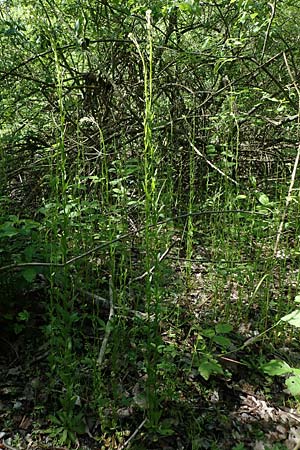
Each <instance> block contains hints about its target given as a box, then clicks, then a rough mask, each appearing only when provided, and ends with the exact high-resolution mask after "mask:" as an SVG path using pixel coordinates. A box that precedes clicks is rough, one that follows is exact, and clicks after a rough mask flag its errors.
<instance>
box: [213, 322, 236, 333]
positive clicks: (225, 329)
mask: <svg viewBox="0 0 300 450" xmlns="http://www.w3.org/2000/svg"><path fill="white" fill-rule="evenodd" d="M215 328H216V332H217V333H222V334H226V333H230V332H231V331H232V329H233V326H232V325H230V323H218V324H217V325H216V327H215Z"/></svg>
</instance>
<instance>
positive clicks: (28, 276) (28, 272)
mask: <svg viewBox="0 0 300 450" xmlns="http://www.w3.org/2000/svg"><path fill="white" fill-rule="evenodd" d="M36 274H37V272H36V270H35V269H32V268H29V269H25V270H23V271H22V277H23V278H25V280H26V281H28V282H29V283H32V281H33V280H34V279H35V277H36Z"/></svg>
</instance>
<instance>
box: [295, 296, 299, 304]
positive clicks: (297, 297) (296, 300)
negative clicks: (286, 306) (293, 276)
mask: <svg viewBox="0 0 300 450" xmlns="http://www.w3.org/2000/svg"><path fill="white" fill-rule="evenodd" d="M295 302H296V303H300V295H296V297H295Z"/></svg>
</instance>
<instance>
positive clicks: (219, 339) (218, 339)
mask: <svg viewBox="0 0 300 450" xmlns="http://www.w3.org/2000/svg"><path fill="white" fill-rule="evenodd" d="M213 341H214V342H215V343H216V344H218V345H221V347H224V348H228V347H230V345H231V340H230V339H228V338H227V337H225V336H214V337H213Z"/></svg>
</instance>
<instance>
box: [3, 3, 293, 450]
mask: <svg viewBox="0 0 300 450" xmlns="http://www.w3.org/2000/svg"><path fill="white" fill-rule="evenodd" d="M277 3H278V4H276V5H275V4H274V5H273V4H272V5H271V4H268V3H264V2H257V1H254V0H253V1H252V0H231V1H230V2H224V1H221V2H218V3H215V4H214V3H212V4H208V3H207V4H205V3H203V4H200V3H199V2H198V1H193V0H178V1H171V0H165V1H162V0H157V1H154V2H153V1H152V2H151V1H148V0H147V1H143V2H136V1H133V0H128V1H120V0H114V1H110V2H107V1H103V2H97V1H94V0H91V1H90V2H88V3H87V2H77V1H73V0H68V1H64V2H52V3H51V2H39V3H38V4H34V5H33V4H30V2H28V1H25V0H21V1H19V2H16V1H14V0H12V1H4V2H3V5H1V15H0V44H1V45H0V52H1V58H0V74H1V75H0V83H1V96H0V116H1V121H2V122H1V131H0V207H1V210H0V217H1V220H0V277H1V279H0V281H1V291H2V292H3V293H4V294H3V296H4V297H6V296H7V298H8V299H7V303H8V306H11V309H12V310H10V309H9V307H8V306H7V304H5V305H4V306H3V304H4V302H3V304H1V305H0V306H1V313H2V312H3V311H2V309H4V314H2V315H3V316H4V317H8V316H10V317H11V319H10V320H12V319H16V323H15V332H16V333H21V332H22V331H23V330H25V329H26V327H27V326H29V323H30V321H31V319H32V312H31V310H30V309H29V308H27V306H26V307H23V306H22V305H21V304H19V305H18V307H17V308H15V302H16V303H18V302H19V299H20V297H21V296H20V293H24V292H26V293H27V294H28V295H29V297H30V296H31V295H32V296H33V297H32V298H34V295H33V292H34V291H35V289H37V286H38V283H39V281H38V277H37V274H40V273H44V275H45V279H44V281H43V283H44V285H45V286H46V289H45V297H46V298H45V303H46V304H47V311H46V312H45V314H44V316H45V317H44V320H45V321H46V324H44V325H43V330H44V339H45V342H46V344H47V345H48V351H49V360H48V362H49V367H50V370H49V375H48V376H49V380H50V381H51V383H50V384H51V386H50V390H51V392H53V393H57V392H59V393H60V394H61V396H62V401H61V403H60V404H59V406H58V412H57V413H56V414H54V415H52V416H51V421H52V426H51V435H52V436H55V437H59V440H60V443H61V444H62V445H72V443H75V442H76V439H77V435H78V434H80V433H83V432H84V420H83V419H84V415H83V410H84V407H82V411H81V410H80V407H79V406H78V404H77V403H76V401H75V400H74V399H77V398H84V399H86V401H87V402H88V403H89V404H91V405H93V406H92V407H93V408H94V410H95V411H97V414H99V416H100V417H99V418H100V421H101V424H102V426H103V429H105V428H107V429H108V432H109V433H110V432H111V428H112V429H116V428H118V426H119V425H118V424H119V422H121V421H119V420H118V419H119V418H118V414H119V411H120V410H123V409H124V408H125V409H126V412H128V411H129V413H128V416H129V417H128V421H130V420H131V418H132V416H133V414H132V410H133V409H134V408H135V407H136V406H137V405H138V408H140V410H142V412H143V414H144V415H145V416H147V427H148V428H147V429H148V430H151V433H153V434H155V433H158V434H159V435H160V436H171V435H172V434H175V433H176V425H175V424H176V420H175V419H174V420H173V418H170V417H165V416H164V414H165V409H168V408H165V406H166V405H165V404H166V403H172V402H174V403H175V404H176V408H174V409H177V406H178V405H181V403H183V402H181V403H180V401H181V400H182V399H181V397H180V395H181V394H182V397H184V394H183V393H184V392H185V390H188V389H189V388H190V386H188V382H189V379H188V378H189V377H190V376H191V374H192V375H193V376H195V377H196V376H197V377H198V379H199V380H201V381H199V380H198V379H197V381H194V382H195V384H197V383H198V385H199V386H200V388H199V391H200V392H201V383H204V384H205V382H208V383H207V384H209V383H212V382H213V381H212V380H211V378H212V377H214V378H213V380H215V379H217V378H218V376H221V377H224V376H227V375H228V374H227V372H225V369H223V368H222V366H221V364H220V363H219V361H218V356H219V355H222V354H224V353H228V352H231V351H232V349H233V348H234V344H233V343H234V342H235V338H237V336H236V330H237V329H239V327H240V328H241V329H244V330H246V331H245V332H244V333H245V336H243V337H242V338H243V339H248V338H249V336H254V337H255V335H261V336H264V335H265V334H266V330H269V327H270V324H271V323H274V320H275V322H276V320H278V318H280V317H282V319H281V321H282V322H285V323H288V324H290V325H293V326H295V327H296V328H297V327H299V324H300V318H299V310H295V311H293V312H292V313H289V314H287V312H288V311H290V310H291V308H290V299H291V297H292V296H293V292H292V291H293V289H294V287H295V286H297V285H298V278H297V277H298V275H297V270H298V265H299V264H298V259H299V252H300V250H299V236H300V229H299V220H298V217H299V198H298V197H299V196H298V191H299V186H298V180H297V178H296V177H294V180H292V179H290V177H291V174H292V168H293V164H294V161H296V163H297V146H298V138H297V136H298V134H299V129H298V128H299V125H298V122H297V120H298V115H299V114H298V112H299V111H298V103H299V102H298V100H299V99H298V87H297V79H298V71H297V67H298V66H299V57H300V53H299V46H298V36H299V25H297V24H294V21H293V20H291V19H292V18H293V17H296V15H297V14H298V9H297V7H296V6H295V4H293V2H277ZM291 23H293V26H291ZM295 169H296V167H295ZM295 173H296V172H295ZM278 243H279V244H280V246H278ZM281 247H282V248H281ZM43 264H44V265H45V266H43ZM183 288H186V293H185V294H183V293H182V290H183ZM180 290H181V292H178V291H180ZM193 291H194V293H193V299H192V300H193V301H192V300H191V298H190V297H189V296H190V295H191V292H193ZM202 294H203V295H202ZM185 295H186V296H187V300H186V301H184V300H182V299H181V297H184V296H185ZM202 296H203V298H202ZM202 300H203V303H202ZM298 300H299V299H298ZM33 301H34V300H33ZM14 309H15V310H16V311H17V312H18V313H17V314H14V312H15V311H14ZM232 323H234V327H233V326H232V325H231V324H232ZM204 324H206V326H205V325H204ZM209 324H213V325H209ZM278 328H279V327H278ZM186 329H188V330H189V331H188V332H187V331H186ZM174 330H176V331H174ZM273 331H274V339H275V338H276V339H278V340H281V339H284V337H283V336H282V334H280V331H277V330H276V331H275V329H274V330H273ZM260 333H261V334H260ZM276 333H277V334H276ZM168 339H169V340H168ZM249 347H250V346H249ZM262 351H263V350H262ZM185 352H186V353H187V355H188V356H186V355H185V356H184V357H182V354H184V353H185ZM99 355H101V358H99ZM97 361H98V363H97ZM99 361H100V363H99ZM178 367H180V370H181V367H182V368H183V373H184V376H182V373H181V372H180V370H179V371H178ZM262 370H263V371H264V373H266V374H268V375H270V376H284V377H286V376H289V378H287V379H286V385H287V387H288V389H289V390H290V392H291V393H292V394H293V395H295V396H298V395H299V380H298V377H299V374H298V369H296V368H292V367H291V366H290V365H289V364H287V363H285V362H283V361H279V360H272V361H270V362H269V363H267V364H265V365H263V366H262ZM186 373H188V374H189V375H188V377H186V378H187V379H185V374H186ZM195 373H196V375H194V374H195ZM181 377H182V378H183V379H182V378H181ZM203 379H204V380H205V381H203ZM86 380H88V381H89V383H87V382H86ZM132 385H133V386H134V388H133V386H132ZM179 387H180V389H179ZM134 390H136V391H138V390H139V392H137V393H135V392H133V391H134ZM179 392H181V394H180V395H179ZM56 397H57V395H56ZM137 399H138V400H139V401H138V400H137ZM180 399H181V400H180ZM53 403H55V401H54V402H53ZM186 403H189V401H187V402H186ZM190 403H192V402H190ZM107 405H109V407H108V406H107ZM56 406H57V405H55V407H56ZM167 406H169V405H167ZM189 407H190V405H189ZM191 409H192V407H191ZM174 415H176V414H174ZM105 424H107V426H106V425H105ZM135 425H136V424H134V426H135ZM120 426H121V425H120ZM117 431H118V430H117ZM191 441H192V440H191ZM138 445H139V444H138ZM162 445H164V444H163V443H162ZM195 445H197V444H195ZM186 446H187V447H190V443H187V445H186ZM235 448H236V449H237V448H242V444H238V445H237V446H236V447H235Z"/></svg>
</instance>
